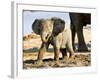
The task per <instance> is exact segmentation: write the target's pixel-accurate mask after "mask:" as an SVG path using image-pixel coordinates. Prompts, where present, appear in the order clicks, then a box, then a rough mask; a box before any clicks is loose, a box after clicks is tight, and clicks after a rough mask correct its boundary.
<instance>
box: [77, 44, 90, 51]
mask: <svg viewBox="0 0 100 80" xmlns="http://www.w3.org/2000/svg"><path fill="white" fill-rule="evenodd" d="M87 51H89V50H88V48H87V46H86V45H79V46H78V52H87Z"/></svg>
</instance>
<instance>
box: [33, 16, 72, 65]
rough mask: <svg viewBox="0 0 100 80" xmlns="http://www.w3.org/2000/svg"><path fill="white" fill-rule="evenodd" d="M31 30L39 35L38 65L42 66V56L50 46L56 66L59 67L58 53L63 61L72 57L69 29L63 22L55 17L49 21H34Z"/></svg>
mask: <svg viewBox="0 0 100 80" xmlns="http://www.w3.org/2000/svg"><path fill="white" fill-rule="evenodd" d="M32 30H33V31H34V32H35V33H36V34H38V35H40V36H41V40H42V45H41V48H40V50H39V55H38V64H42V60H43V55H44V53H45V52H46V51H47V49H48V47H49V45H50V44H51V45H53V47H54V54H55V55H54V59H55V60H56V64H57V65H60V62H59V53H60V52H61V53H62V56H63V59H64V61H66V60H67V59H68V58H69V57H73V56H74V51H73V48H72V39H71V31H70V27H69V26H68V24H65V22H64V20H62V19H60V18H55V17H53V18H51V19H36V20H35V21H34V22H33V24H32ZM67 51H68V52H69V53H67Z"/></svg>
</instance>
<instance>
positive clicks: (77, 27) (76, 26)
mask: <svg viewBox="0 0 100 80" xmlns="http://www.w3.org/2000/svg"><path fill="white" fill-rule="evenodd" d="M69 15H70V19H71V30H72V45H73V49H74V50H75V44H74V42H75V34H76V33H77V38H78V51H80V52H82V51H88V48H87V46H86V43H85V40H84V35H83V26H86V24H91V14H88V13H69Z"/></svg>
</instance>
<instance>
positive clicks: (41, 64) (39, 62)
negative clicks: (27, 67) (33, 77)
mask: <svg viewBox="0 0 100 80" xmlns="http://www.w3.org/2000/svg"><path fill="white" fill-rule="evenodd" d="M36 64H37V66H39V67H40V66H43V65H44V62H43V61H42V60H38V61H37V63H36Z"/></svg>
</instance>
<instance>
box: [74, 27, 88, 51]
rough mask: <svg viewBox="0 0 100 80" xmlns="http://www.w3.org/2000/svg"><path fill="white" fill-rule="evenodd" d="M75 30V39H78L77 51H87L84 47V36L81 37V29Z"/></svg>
mask: <svg viewBox="0 0 100 80" xmlns="http://www.w3.org/2000/svg"><path fill="white" fill-rule="evenodd" d="M76 30H77V37H78V51H80V52H82V51H88V48H87V46H86V43H85V40H84V35H83V27H81V26H79V27H78V29H76Z"/></svg>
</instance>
